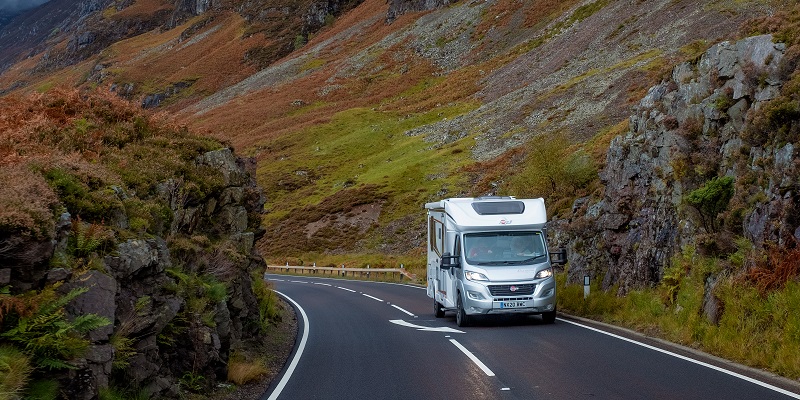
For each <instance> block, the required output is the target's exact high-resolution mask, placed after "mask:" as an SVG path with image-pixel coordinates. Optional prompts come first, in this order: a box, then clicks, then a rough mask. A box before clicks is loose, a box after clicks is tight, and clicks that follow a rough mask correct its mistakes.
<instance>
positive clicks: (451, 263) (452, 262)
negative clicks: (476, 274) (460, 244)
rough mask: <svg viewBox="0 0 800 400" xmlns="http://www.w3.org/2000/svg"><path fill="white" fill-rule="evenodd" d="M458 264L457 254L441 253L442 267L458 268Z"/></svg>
mask: <svg viewBox="0 0 800 400" xmlns="http://www.w3.org/2000/svg"><path fill="white" fill-rule="evenodd" d="M460 266H461V264H459V262H458V256H452V255H450V253H444V254H442V263H441V267H442V269H450V268H459V267H460Z"/></svg>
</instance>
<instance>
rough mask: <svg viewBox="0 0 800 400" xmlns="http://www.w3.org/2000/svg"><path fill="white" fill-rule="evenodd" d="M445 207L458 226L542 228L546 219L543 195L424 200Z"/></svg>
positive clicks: (465, 228) (432, 207)
mask: <svg viewBox="0 0 800 400" xmlns="http://www.w3.org/2000/svg"><path fill="white" fill-rule="evenodd" d="M425 208H427V209H429V210H438V211H444V212H446V213H447V215H448V217H449V220H450V221H451V222H452V223H454V224H455V225H457V228H458V229H459V230H463V231H478V230H509V229H542V228H544V224H546V223H547V211H546V210H545V207H544V199H542V198H538V199H516V198H513V197H485V198H480V197H479V198H471V197H467V198H451V199H444V200H441V201H436V202H433V203H427V204H425Z"/></svg>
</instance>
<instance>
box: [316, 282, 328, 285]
mask: <svg viewBox="0 0 800 400" xmlns="http://www.w3.org/2000/svg"><path fill="white" fill-rule="evenodd" d="M314 284H315V285H320V286H331V285H330V284H327V283H322V282H314Z"/></svg>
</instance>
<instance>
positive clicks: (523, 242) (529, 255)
mask: <svg viewBox="0 0 800 400" xmlns="http://www.w3.org/2000/svg"><path fill="white" fill-rule="evenodd" d="M464 257H465V258H466V260H467V263H469V264H472V265H482V266H492V265H497V266H501V265H525V264H538V263H542V262H545V261H546V260H547V253H546V248H545V243H544V235H542V232H540V231H534V232H487V233H470V234H466V235H464Z"/></svg>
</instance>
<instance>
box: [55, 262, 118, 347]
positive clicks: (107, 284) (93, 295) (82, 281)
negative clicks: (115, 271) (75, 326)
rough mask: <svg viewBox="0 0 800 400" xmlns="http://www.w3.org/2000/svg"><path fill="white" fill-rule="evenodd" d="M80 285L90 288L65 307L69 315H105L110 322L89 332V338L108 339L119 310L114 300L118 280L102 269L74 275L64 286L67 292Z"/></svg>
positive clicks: (94, 340) (92, 339) (96, 340)
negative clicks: (101, 270)
mask: <svg viewBox="0 0 800 400" xmlns="http://www.w3.org/2000/svg"><path fill="white" fill-rule="evenodd" d="M79 287H86V288H88V289H89V290H88V291H87V292H86V293H83V294H82V295H80V296H78V297H76V298H75V299H74V300H72V301H71V302H70V303H69V304H68V305H67V307H65V309H66V311H67V315H71V316H78V315H86V314H96V315H99V316H101V317H105V318H106V319H108V320H109V322H110V324H109V325H106V326H104V327H101V328H98V329H95V330H93V331H91V332H89V339H90V340H91V341H93V342H99V341H105V340H108V338H109V337H110V336H111V333H113V331H114V324H113V321H114V319H115V316H116V310H117V306H116V303H115V302H114V300H115V298H116V295H117V281H116V280H114V278H112V277H110V276H108V275H106V274H104V273H102V272H100V271H95V270H91V271H87V272H86V273H84V274H81V275H79V276H76V277H74V278H73V280H71V281H70V282H68V283H66V284H64V286H62V288H63V290H64V291H65V292H68V291H70V290H72V289H74V288H79Z"/></svg>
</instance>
